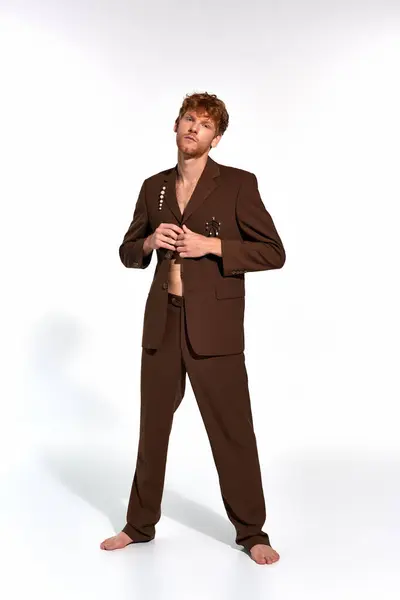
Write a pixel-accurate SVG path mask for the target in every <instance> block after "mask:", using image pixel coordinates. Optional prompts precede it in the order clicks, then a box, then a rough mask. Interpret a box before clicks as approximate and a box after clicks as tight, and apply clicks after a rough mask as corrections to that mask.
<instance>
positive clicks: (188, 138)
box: [185, 135, 197, 142]
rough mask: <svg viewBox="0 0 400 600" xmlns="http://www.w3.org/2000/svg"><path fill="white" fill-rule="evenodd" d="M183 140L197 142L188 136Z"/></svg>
mask: <svg viewBox="0 0 400 600" xmlns="http://www.w3.org/2000/svg"><path fill="white" fill-rule="evenodd" d="M185 140H192V142H196V141H197V140H195V139H194V138H192V137H191V136H190V135H185Z"/></svg>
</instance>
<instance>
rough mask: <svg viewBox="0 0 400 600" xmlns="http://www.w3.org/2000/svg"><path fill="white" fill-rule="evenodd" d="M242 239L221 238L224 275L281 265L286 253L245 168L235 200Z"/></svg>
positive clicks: (254, 179)
mask: <svg viewBox="0 0 400 600" xmlns="http://www.w3.org/2000/svg"><path fill="white" fill-rule="evenodd" d="M236 218H237V222H238V225H239V229H240V233H241V236H242V240H227V239H223V238H221V250H222V267H223V274H224V276H229V275H236V274H239V273H245V272H247V271H266V270H268V269H280V268H281V267H283V265H284V263H285V260H286V254H285V249H284V247H283V244H282V241H281V239H280V237H279V235H278V232H277V230H276V229H275V225H274V222H273V220H272V217H271V215H270V214H269V212H268V211H267V209H266V208H265V206H264V204H263V201H262V200H261V196H260V193H259V191H258V182H257V177H256V176H255V175H254V173H250V172H246V174H245V176H243V182H242V184H241V186H240V189H239V193H238V197H237V201H236Z"/></svg>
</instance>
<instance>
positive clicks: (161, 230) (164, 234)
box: [147, 223, 183, 250]
mask: <svg viewBox="0 0 400 600" xmlns="http://www.w3.org/2000/svg"><path fill="white" fill-rule="evenodd" d="M180 233H183V229H181V227H178V225H175V223H160V225H159V226H158V227H157V229H156V230H155V231H154V233H152V234H151V235H149V237H148V238H147V240H148V241H147V243H148V247H149V248H150V249H151V250H157V249H158V248H167V249H168V250H175V244H174V242H175V241H176V239H177V238H178V235H179V234H180Z"/></svg>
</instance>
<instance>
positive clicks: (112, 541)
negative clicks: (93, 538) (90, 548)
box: [100, 531, 133, 550]
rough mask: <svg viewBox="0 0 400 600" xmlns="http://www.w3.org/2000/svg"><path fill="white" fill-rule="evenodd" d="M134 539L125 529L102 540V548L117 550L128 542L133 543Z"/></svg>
mask: <svg viewBox="0 0 400 600" xmlns="http://www.w3.org/2000/svg"><path fill="white" fill-rule="evenodd" d="M132 542H133V540H131V538H130V537H129V535H127V534H126V533H125V532H124V531H120V532H119V533H118V534H117V535H113V536H112V537H110V538H107V539H106V540H104V542H101V544H100V548H101V549H102V550H117V549H119V548H125V546H127V545H128V544H131V543H132Z"/></svg>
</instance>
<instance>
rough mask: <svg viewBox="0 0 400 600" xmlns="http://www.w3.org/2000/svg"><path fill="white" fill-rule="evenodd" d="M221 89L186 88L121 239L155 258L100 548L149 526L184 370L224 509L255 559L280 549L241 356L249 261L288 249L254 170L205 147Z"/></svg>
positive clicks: (218, 130)
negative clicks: (165, 158) (131, 465)
mask: <svg viewBox="0 0 400 600" xmlns="http://www.w3.org/2000/svg"><path fill="white" fill-rule="evenodd" d="M228 121H229V116H228V113H227V111H226V107H225V104H224V103H223V102H222V101H221V100H219V99H218V98H217V96H216V95H214V94H213V95H210V94H208V93H196V94H192V95H191V96H186V98H185V99H184V101H183V104H182V106H181V109H180V111H179V116H178V117H177V119H176V121H175V124H174V132H175V133H176V143H177V146H178V163H177V165H176V166H175V167H173V168H172V169H168V170H166V171H162V172H160V173H157V174H156V175H153V176H152V177H149V178H147V179H146V180H145V181H144V182H143V184H142V187H141V190H140V193H139V197H138V200H137V203H136V207H135V210H134V214H133V219H132V222H131V224H130V226H129V228H128V231H127V232H126V234H125V236H124V239H123V242H122V244H121V246H120V248H119V255H120V258H121V261H122V263H123V264H124V265H125V266H126V267H128V268H138V269H144V268H146V267H148V266H149V264H150V261H151V258H152V255H153V251H154V250H156V253H157V265H156V269H155V273H154V277H153V282H152V284H151V288H150V291H149V294H148V297H147V302H146V307H145V313H144V320H143V337H142V362H141V412H140V438H139V446H138V454H137V463H136V471H135V475H134V480H133V484H132V489H131V494H130V499H129V506H128V512H127V523H126V525H125V527H124V528H123V529H122V531H121V532H120V533H118V535H116V536H113V537H111V538H107V539H106V540H104V541H103V542H102V543H101V544H100V547H101V548H102V549H105V550H114V549H116V548H123V547H124V546H126V545H127V544H130V543H138V542H148V541H150V540H152V539H153V538H154V537H155V525H156V523H157V522H158V521H159V519H160V517H161V508H160V507H161V500H162V493H163V486H164V477H165V467H166V457H167V449H168V441H169V435H170V431H171V427H172V421H173V415H174V412H175V410H176V409H177V408H178V406H179V404H180V402H181V401H182V398H183V396H184V393H185V385H186V383H185V382H186V373H187V374H188V375H189V378H190V381H191V385H192V388H193V392H194V395H195V397H196V401H197V403H198V406H199V409H200V413H201V416H202V419H203V422H204V425H205V427H206V430H207V434H208V437H209V440H210V444H211V449H212V453H213V457H214V461H215V464H216V467H217V471H218V476H219V482H220V488H221V494H222V499H223V502H224V506H225V509H226V512H227V515H228V518H229V519H230V521H231V522H232V524H233V525H234V527H235V529H236V543H238V544H240V545H243V546H244V548H245V550H247V551H248V553H249V554H250V556H251V557H252V559H253V560H254V561H255V562H257V563H258V564H266V563H273V562H275V561H277V560H278V559H279V554H278V553H277V552H276V551H275V550H274V549H273V548H272V547H271V545H270V541H269V537H268V534H267V533H265V532H264V531H262V526H263V524H264V521H265V517H266V512H265V501H264V495H263V490H262V483H261V473H260V464H259V459H258V451H257V443H256V438H255V433H254V429H253V420H252V412H251V406H250V398H249V389H248V379H247V372H246V365H245V357H244V332H243V322H244V305H245V287H244V273H245V272H248V271H263V270H264V271H265V270H268V269H279V268H281V267H282V266H283V264H284V262H285V258H286V257H285V250H284V248H283V245H282V242H281V239H280V237H279V235H278V233H277V231H276V228H275V226H274V223H273V221H272V218H271V216H270V215H269V213H268V211H267V210H266V208H265V206H264V204H263V202H262V200H261V197H260V194H259V192H258V187H257V179H256V176H255V175H254V174H253V173H250V172H249V171H245V170H242V169H238V168H234V167H228V166H225V165H221V164H218V163H216V162H215V161H213V160H212V159H211V158H210V157H209V156H208V154H209V151H210V150H211V148H215V147H216V146H217V145H218V143H219V141H220V139H221V137H222V135H223V133H224V132H225V130H226V128H227V126H228Z"/></svg>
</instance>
